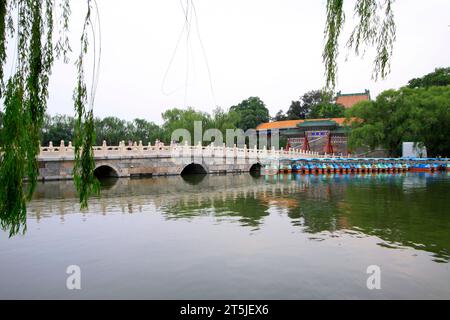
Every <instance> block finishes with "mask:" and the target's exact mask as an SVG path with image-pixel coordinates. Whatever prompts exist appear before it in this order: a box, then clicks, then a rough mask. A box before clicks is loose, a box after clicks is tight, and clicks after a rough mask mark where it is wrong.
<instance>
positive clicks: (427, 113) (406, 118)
mask: <svg viewBox="0 0 450 320" xmlns="http://www.w3.org/2000/svg"><path fill="white" fill-rule="evenodd" d="M346 115H347V117H349V118H351V117H356V118H359V119H360V121H357V122H352V125H351V131H350V132H351V133H350V136H349V145H350V147H351V148H357V147H362V146H366V147H369V148H370V149H375V148H376V147H379V146H381V147H383V148H385V149H386V150H387V151H388V152H389V154H390V155H391V156H400V155H401V148H402V143H403V142H417V143H418V144H419V145H421V146H425V147H426V148H427V150H428V155H429V156H433V157H435V156H436V157H437V156H445V157H450V68H440V69H436V70H435V71H434V72H432V73H430V74H427V75H425V76H424V77H422V78H419V79H412V80H411V81H409V83H408V85H407V86H405V87H403V88H400V89H398V90H387V91H384V92H382V93H381V94H380V95H379V96H378V97H377V98H376V99H375V100H373V101H364V102H360V103H358V104H356V105H355V106H353V107H352V108H351V109H349V110H347V111H346Z"/></svg>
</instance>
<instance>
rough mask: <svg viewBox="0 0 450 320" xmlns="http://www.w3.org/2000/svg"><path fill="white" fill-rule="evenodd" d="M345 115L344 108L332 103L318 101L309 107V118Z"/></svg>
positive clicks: (340, 116)
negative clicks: (318, 102)
mask: <svg viewBox="0 0 450 320" xmlns="http://www.w3.org/2000/svg"><path fill="white" fill-rule="evenodd" d="M344 116H345V108H344V107H343V106H341V105H337V104H334V103H326V102H325V103H320V104H316V105H314V106H312V107H311V111H310V112H309V114H308V118H309V119H323V118H342V117H344Z"/></svg>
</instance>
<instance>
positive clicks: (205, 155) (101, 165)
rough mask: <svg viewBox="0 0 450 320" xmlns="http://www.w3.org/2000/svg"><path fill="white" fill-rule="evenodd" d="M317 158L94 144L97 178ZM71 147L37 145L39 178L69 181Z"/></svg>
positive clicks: (247, 168)
mask: <svg viewBox="0 0 450 320" xmlns="http://www.w3.org/2000/svg"><path fill="white" fill-rule="evenodd" d="M300 157H302V158H318V157H319V155H318V154H317V153H313V152H301V151H298V150H293V149H290V150H283V149H281V150H275V148H272V149H269V150H267V149H266V148H263V149H257V148H256V147H255V148H252V149H248V148H247V147H245V146H244V147H243V148H238V147H237V146H236V145H235V146H234V147H226V146H213V145H210V146H206V147H205V146H201V145H198V146H188V145H187V144H186V145H170V146H166V145H164V144H162V143H157V144H155V145H154V146H152V145H150V144H149V145H148V146H144V145H142V143H141V142H140V143H139V144H138V143H134V145H132V146H129V145H125V143H124V142H123V141H122V142H121V143H120V144H119V146H107V145H106V143H105V142H104V143H103V145H102V146H99V147H94V158H95V165H96V169H95V175H96V176H97V177H99V178H100V177H134V176H165V175H180V174H189V173H206V174H214V173H232V172H235V173H241V172H251V171H253V170H258V169H259V168H260V167H261V166H263V165H266V164H269V163H273V162H274V161H279V160H280V159H283V158H300ZM74 158H75V157H74V147H73V146H72V144H71V143H70V142H69V144H68V145H65V143H64V141H61V144H60V146H57V147H54V146H53V145H52V144H51V143H50V145H49V146H48V147H41V151H40V155H39V157H38V161H39V173H40V175H39V179H40V180H70V179H72V178H73V166H74Z"/></svg>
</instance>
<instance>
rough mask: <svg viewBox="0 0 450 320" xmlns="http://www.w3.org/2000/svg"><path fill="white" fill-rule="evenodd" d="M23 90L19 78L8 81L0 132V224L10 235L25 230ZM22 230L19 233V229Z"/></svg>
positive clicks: (25, 167)
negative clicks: (0, 141) (0, 145)
mask: <svg viewBox="0 0 450 320" xmlns="http://www.w3.org/2000/svg"><path fill="white" fill-rule="evenodd" d="M23 94H24V90H23V87H22V85H21V83H20V79H18V78H11V79H9V81H8V84H7V86H6V92H5V102H4V106H5V115H4V117H3V125H4V128H8V130H2V131H1V137H2V141H4V143H3V145H2V147H3V150H5V152H3V155H2V158H1V162H0V224H1V228H2V229H4V230H9V233H10V236H12V235H14V234H16V233H19V232H21V231H25V226H26V225H25V222H26V215H27V213H26V198H25V195H24V182H23V180H24V177H25V175H26V170H27V159H26V153H25V152H24V150H23V145H25V144H26V143H27V142H26V141H25V140H26V131H27V128H26V126H25V122H24V121H23V118H22V115H23V113H24V110H23V109H24V106H23ZM22 228H23V230H21V229H22Z"/></svg>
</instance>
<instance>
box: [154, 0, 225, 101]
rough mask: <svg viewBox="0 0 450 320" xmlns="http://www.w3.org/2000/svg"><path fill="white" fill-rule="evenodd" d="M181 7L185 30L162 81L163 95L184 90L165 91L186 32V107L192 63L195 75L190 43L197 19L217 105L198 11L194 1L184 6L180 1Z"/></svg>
mask: <svg viewBox="0 0 450 320" xmlns="http://www.w3.org/2000/svg"><path fill="white" fill-rule="evenodd" d="M180 6H181V8H182V11H183V16H184V25H183V28H182V29H181V32H180V34H179V36H178V40H177V43H176V45H175V49H174V51H173V53H172V56H171V58H170V61H169V65H168V67H167V69H166V71H165V73H164V77H163V81H162V85H161V91H162V93H163V94H164V95H171V94H173V93H175V92H177V91H179V90H180V89H181V88H182V87H179V88H177V89H175V90H172V91H169V92H167V91H166V90H165V87H166V83H167V78H168V74H169V72H170V69H171V68H172V65H173V62H174V60H175V57H176V54H177V52H178V49H179V47H180V43H181V40H182V39H183V36H184V32H186V74H185V83H184V91H185V92H184V104H185V105H186V101H187V94H188V87H189V81H190V78H192V75H191V63H192V69H193V70H192V72H193V73H194V74H195V68H194V63H195V59H194V51H193V49H192V41H190V40H191V38H192V37H191V28H192V20H193V19H195V29H196V35H197V38H198V40H199V43H200V47H201V50H202V55H203V59H204V61H205V65H206V69H207V72H208V81H209V87H210V91H211V96H212V99H213V103H214V104H215V105H216V97H215V92H214V88H213V81H212V76H211V68H210V66H209V62H208V57H207V54H206V50H205V46H204V44H203V40H202V37H201V34H200V26H199V22H198V15H197V10H196V8H195V5H194V2H193V0H186V5H184V4H183V0H180Z"/></svg>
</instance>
